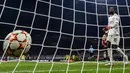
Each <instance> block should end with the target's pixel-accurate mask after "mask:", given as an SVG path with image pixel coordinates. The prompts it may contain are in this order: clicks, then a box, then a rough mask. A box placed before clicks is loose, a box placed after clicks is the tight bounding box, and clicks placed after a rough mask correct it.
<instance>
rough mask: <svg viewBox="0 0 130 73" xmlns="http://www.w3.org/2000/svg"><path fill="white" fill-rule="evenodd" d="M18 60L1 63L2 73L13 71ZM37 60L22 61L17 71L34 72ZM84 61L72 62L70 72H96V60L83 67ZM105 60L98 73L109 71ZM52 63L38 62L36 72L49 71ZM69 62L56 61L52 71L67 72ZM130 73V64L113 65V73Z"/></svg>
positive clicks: (47, 72)
mask: <svg viewBox="0 0 130 73" xmlns="http://www.w3.org/2000/svg"><path fill="white" fill-rule="evenodd" d="M16 64H17V62H5V63H2V64H0V73H11V72H12V70H13V69H14V67H15V66H16ZM35 64H36V62H20V64H19V66H18V67H17V69H16V71H15V73H32V71H33V69H34V66H35ZM82 64H83V63H82V62H79V63H75V62H73V63H70V65H69V68H68V73H81V71H82V73H96V71H97V63H96V62H84V68H82ZM104 64H105V63H104V62H101V63H99V68H98V69H99V70H98V73H109V69H110V67H109V66H104ZM51 66H52V63H38V65H37V68H36V70H35V73H49V71H50V68H51ZM67 66H68V64H67V63H62V62H55V63H54V64H53V68H52V70H51V73H66V70H67ZM123 70H124V72H125V73H130V64H128V65H126V66H125V69H123V63H122V62H116V63H115V65H114V66H112V71H111V73H123Z"/></svg>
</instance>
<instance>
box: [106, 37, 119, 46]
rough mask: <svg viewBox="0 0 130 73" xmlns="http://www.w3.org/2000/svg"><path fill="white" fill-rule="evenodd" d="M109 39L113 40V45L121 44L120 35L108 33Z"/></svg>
mask: <svg viewBox="0 0 130 73" xmlns="http://www.w3.org/2000/svg"><path fill="white" fill-rule="evenodd" d="M107 41H109V42H111V44H113V45H119V43H120V36H119V35H108V36H107Z"/></svg>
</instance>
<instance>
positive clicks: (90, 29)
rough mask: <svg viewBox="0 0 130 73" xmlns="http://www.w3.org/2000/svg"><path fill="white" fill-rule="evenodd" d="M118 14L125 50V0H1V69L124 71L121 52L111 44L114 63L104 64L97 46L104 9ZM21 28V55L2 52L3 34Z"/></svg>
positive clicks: (129, 38) (128, 9)
mask: <svg viewBox="0 0 130 73" xmlns="http://www.w3.org/2000/svg"><path fill="white" fill-rule="evenodd" d="M110 7H114V8H115V9H116V13H117V14H118V15H119V16H120V18H121V20H120V32H121V33H120V35H121V41H120V47H121V49H122V50H123V51H124V52H125V54H126V55H128V57H129V54H130V46H129V43H130V30H129V29H130V25H129V20H130V16H129V13H130V1H129V0H0V29H1V31H2V32H1V34H0V48H1V49H0V59H1V62H0V73H10V72H12V73H14V72H16V73H17V72H18V73H40V72H41V73H108V72H109V73H116V72H118V73H129V71H130V70H129V69H130V65H129V64H128V65H125V63H124V59H123V56H122V55H120V54H119V53H118V52H116V49H113V58H114V60H115V65H114V66H105V63H107V61H109V59H107V52H106V51H107V49H103V46H102V45H101V37H102V35H103V31H102V29H103V28H104V27H105V26H107V23H108V9H109V8H110ZM14 30H25V31H27V32H28V33H29V34H30V35H31V37H32V45H31V49H30V50H29V52H28V53H27V54H26V55H21V58H14V57H6V56H5V54H4V51H3V49H2V45H3V42H4V38H5V37H6V36H7V34H9V33H10V32H11V31H14Z"/></svg>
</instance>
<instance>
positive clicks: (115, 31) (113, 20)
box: [103, 7, 128, 65]
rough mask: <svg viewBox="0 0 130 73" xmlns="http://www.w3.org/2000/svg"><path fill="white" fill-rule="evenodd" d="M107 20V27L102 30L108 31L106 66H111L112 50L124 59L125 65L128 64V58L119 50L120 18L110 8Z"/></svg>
mask: <svg viewBox="0 0 130 73" xmlns="http://www.w3.org/2000/svg"><path fill="white" fill-rule="evenodd" d="M109 14H110V16H109V18H108V26H107V27H105V28H103V30H104V32H106V31H108V34H107V39H106V41H107V51H108V57H109V59H110V61H109V63H108V64H106V65H113V56H112V49H113V48H115V49H117V51H119V52H120V53H121V54H122V55H123V56H124V58H125V62H124V63H125V64H128V57H127V55H125V53H124V52H123V51H122V50H121V49H120V48H119V42H120V28H119V21H120V17H119V16H118V15H117V14H116V13H115V9H114V8H113V7H111V8H110V9H109Z"/></svg>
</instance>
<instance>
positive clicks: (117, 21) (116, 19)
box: [106, 16, 120, 30]
mask: <svg viewBox="0 0 130 73" xmlns="http://www.w3.org/2000/svg"><path fill="white" fill-rule="evenodd" d="M119 21H120V18H119V16H114V18H113V22H114V24H113V25H111V26H110V25H109V26H107V27H106V29H108V30H109V29H111V28H114V27H115V26H116V25H119Z"/></svg>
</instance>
